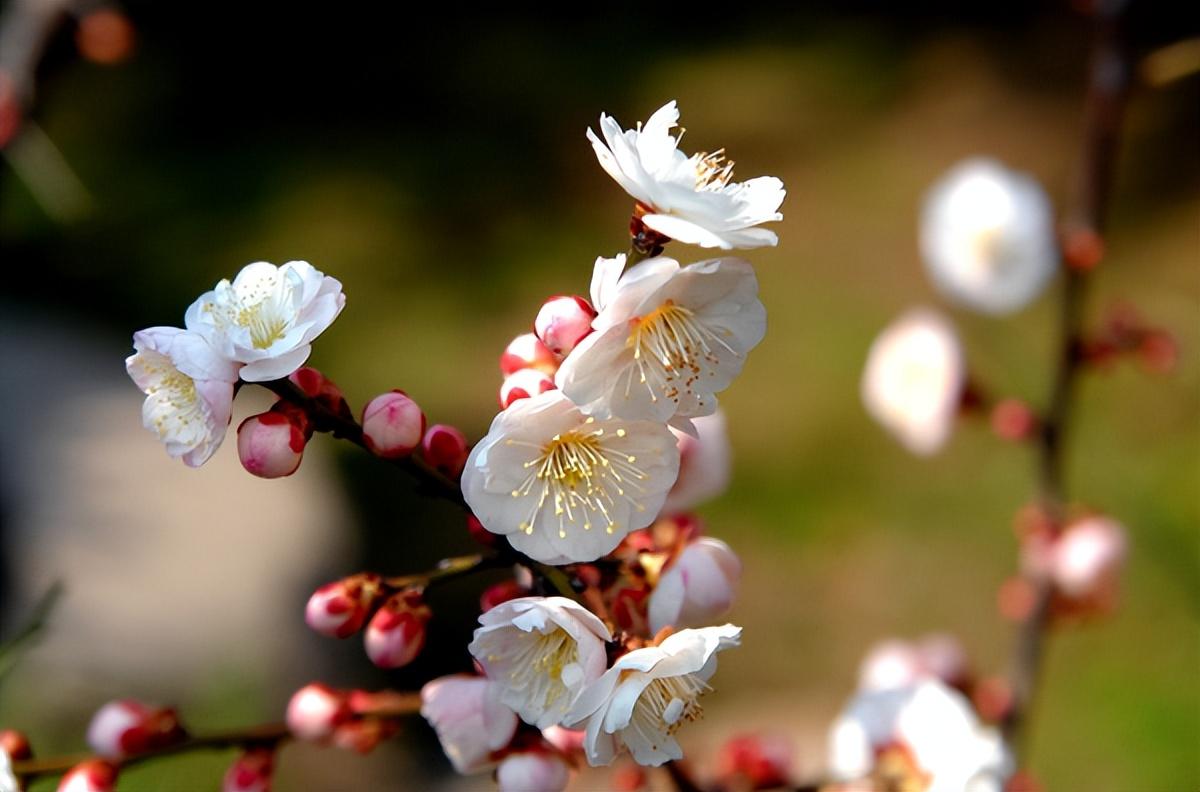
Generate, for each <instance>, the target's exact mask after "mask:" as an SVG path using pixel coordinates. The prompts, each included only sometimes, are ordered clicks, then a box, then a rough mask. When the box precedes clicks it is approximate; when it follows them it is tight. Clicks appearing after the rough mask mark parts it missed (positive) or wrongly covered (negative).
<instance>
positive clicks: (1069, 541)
mask: <svg viewBox="0 0 1200 792" xmlns="http://www.w3.org/2000/svg"><path fill="white" fill-rule="evenodd" d="M1126 552H1127V541H1126V538H1125V529H1124V528H1123V527H1121V525H1120V523H1118V522H1116V521H1115V520H1111V519H1109V518H1107V517H1100V516H1095V517H1087V518H1085V519H1082V520H1079V521H1077V522H1074V523H1072V524H1070V525H1068V526H1067V529H1066V530H1065V531H1063V534H1062V536H1060V537H1059V538H1058V541H1057V543H1056V544H1055V548H1054V560H1053V564H1052V569H1051V575H1052V576H1053V579H1054V583H1055V585H1056V586H1057V587H1058V590H1059V591H1060V592H1062V593H1063V594H1065V595H1067V596H1068V597H1071V598H1073V599H1089V598H1093V597H1097V596H1102V595H1104V594H1105V593H1107V590H1108V589H1111V588H1112V587H1114V586H1115V585H1116V581H1117V576H1118V575H1119V573H1120V570H1121V567H1122V566H1123V565H1124V563H1125V555H1126Z"/></svg>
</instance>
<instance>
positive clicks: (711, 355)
mask: <svg viewBox="0 0 1200 792" xmlns="http://www.w3.org/2000/svg"><path fill="white" fill-rule="evenodd" d="M625 346H626V347H632V348H633V361H634V363H635V364H636V365H637V368H638V379H639V381H640V382H642V383H644V384H645V385H646V387H647V388H648V389H649V391H650V401H652V402H657V401H658V397H659V394H660V393H661V394H662V395H663V396H665V397H666V398H668V399H670V400H671V401H673V402H675V403H676V404H678V403H679V399H680V396H681V395H682V394H684V393H687V394H692V393H693V392H694V390H693V389H694V386H695V385H696V383H697V382H699V380H700V375H701V373H702V371H703V370H702V369H701V367H700V363H701V362H707V363H709V364H710V365H713V366H715V365H717V364H718V363H719V362H720V361H719V358H718V357H717V349H716V347H718V346H719V347H723V348H724V349H725V350H726V351H728V352H729V354H731V355H735V356H738V353H737V352H735V351H734V349H733V347H731V346H729V344H727V343H725V341H724V340H723V339H722V338H721V337H720V336H718V335H717V334H716V333H714V332H713V331H712V330H709V329H708V327H706V326H705V325H704V323H702V322H701V321H700V320H699V319H697V318H696V312H695V311H693V310H691V309H690V308H685V307H684V306H682V305H676V304H675V301H674V300H667V301H666V302H664V303H663V304H662V305H660V306H658V307H657V308H655V309H654V310H653V311H651V312H650V313H648V314H646V315H645V316H642V317H639V318H638V319H635V320H634V321H633V330H632V331H631V332H630V334H629V338H628V339H627V340H626V342H625ZM710 375H711V372H710ZM631 384H632V379H631V380H630V382H629V383H628V384H627V385H626V395H628V388H629V385H631Z"/></svg>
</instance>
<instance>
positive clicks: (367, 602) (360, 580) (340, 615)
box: [304, 572, 381, 638]
mask: <svg viewBox="0 0 1200 792" xmlns="http://www.w3.org/2000/svg"><path fill="white" fill-rule="evenodd" d="M380 587H381V582H380V578H379V575H375V574H371V573H368V572H364V573H362V574H358V575H351V576H350V577H348V578H344V579H342V580H339V581H337V582H335V583H326V584H325V585H324V586H321V587H320V588H319V589H317V590H316V591H314V592H313V595H312V596H311V597H309V598H308V605H307V606H305V608H304V621H306V622H307V623H308V626H309V627H311V628H312V629H313V630H315V631H316V632H319V633H320V634H321V635H327V636H329V637H330V638H349V637H350V636H351V635H354V633H356V632H358V631H359V630H361V629H362V626H363V623H364V622H365V621H366V620H367V614H368V613H369V612H370V610H371V607H372V606H373V605H374V604H375V602H376V600H378V599H379V596H380V594H381V588H380Z"/></svg>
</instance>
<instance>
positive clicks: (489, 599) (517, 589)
mask: <svg viewBox="0 0 1200 792" xmlns="http://www.w3.org/2000/svg"><path fill="white" fill-rule="evenodd" d="M528 596H529V589H528V588H526V587H525V586H522V585H521V584H520V583H518V582H517V581H515V580H503V581H501V582H499V583H496V584H495V585H492V586H488V587H487V588H486V589H484V590H483V593H482V594H480V595H479V609H480V610H481V611H483V612H484V613H487V612H488V611H490V610H491V609H492V608H494V607H496V606H497V605H499V604H500V603H502V602H508V601H509V600H515V599H519V598H520V597H528Z"/></svg>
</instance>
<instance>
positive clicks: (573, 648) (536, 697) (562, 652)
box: [488, 629, 583, 707]
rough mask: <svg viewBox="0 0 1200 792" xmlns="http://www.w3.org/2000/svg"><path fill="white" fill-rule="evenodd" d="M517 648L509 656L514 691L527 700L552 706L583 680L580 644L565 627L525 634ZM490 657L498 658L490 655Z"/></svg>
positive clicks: (492, 658) (491, 658)
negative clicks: (546, 631)
mask: <svg viewBox="0 0 1200 792" xmlns="http://www.w3.org/2000/svg"><path fill="white" fill-rule="evenodd" d="M517 646H518V648H517V649H516V650H515V651H514V652H513V654H512V656H511V657H509V658H507V661H508V663H509V664H510V668H511V669H512V670H511V671H510V672H509V679H510V681H511V688H512V689H513V690H518V691H522V697H523V698H525V697H528V698H527V700H531V701H538V702H542V703H543V704H544V705H545V706H546V707H551V706H553V705H554V703H555V702H556V701H558V700H559V699H561V698H562V697H564V696H566V695H568V692H569V688H570V687H571V686H574V685H575V684H577V683H579V682H580V681H582V679H583V672H582V670H581V669H580V668H579V665H578V662H579V644H578V643H576V642H575V639H573V638H572V637H571V636H570V635H568V634H567V631H566V630H562V629H556V630H554V631H552V632H549V633H544V634H543V633H537V632H535V633H526V634H525V636H524V639H523V640H521V641H519V642H518V644H517ZM488 659H489V660H493V661H494V660H496V659H499V658H497V657H496V656H494V655H493V656H490V657H489V658H488Z"/></svg>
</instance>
